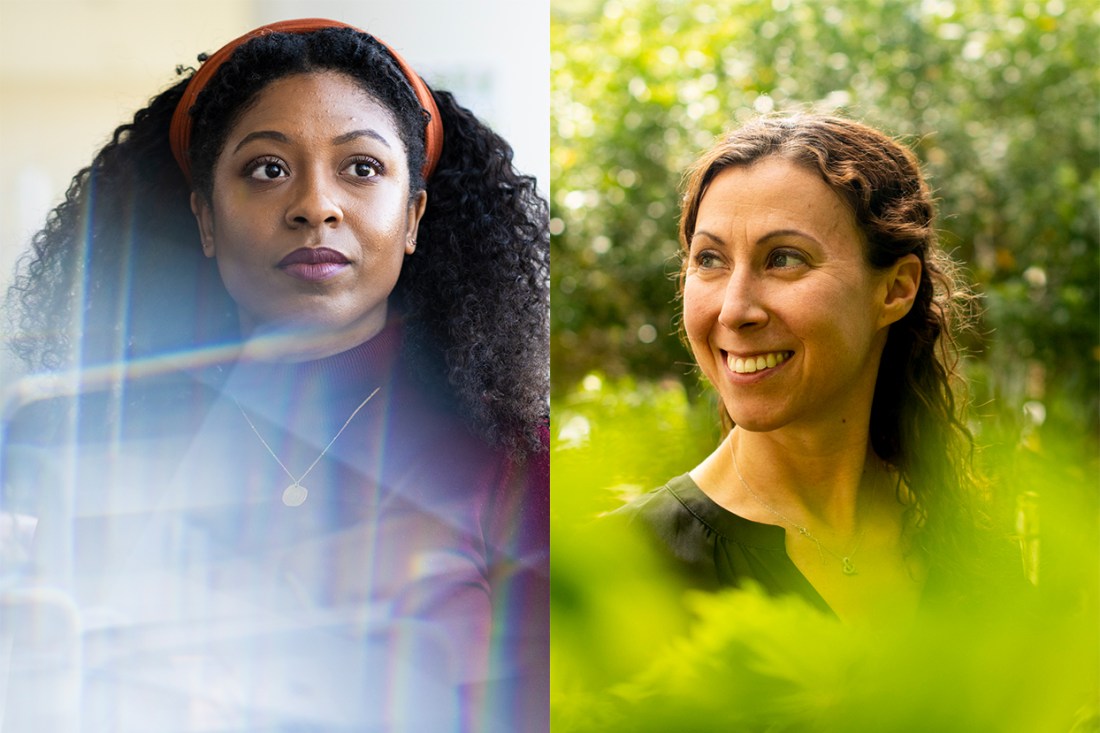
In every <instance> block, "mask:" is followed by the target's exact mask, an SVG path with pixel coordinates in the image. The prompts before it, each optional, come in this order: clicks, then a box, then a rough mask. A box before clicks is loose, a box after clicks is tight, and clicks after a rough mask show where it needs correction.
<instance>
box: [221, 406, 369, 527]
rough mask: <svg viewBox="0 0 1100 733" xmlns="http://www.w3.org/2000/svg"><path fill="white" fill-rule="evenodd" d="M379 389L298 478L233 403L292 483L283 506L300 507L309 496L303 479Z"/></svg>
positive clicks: (285, 495)
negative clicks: (303, 484)
mask: <svg viewBox="0 0 1100 733" xmlns="http://www.w3.org/2000/svg"><path fill="white" fill-rule="evenodd" d="M380 389H382V388H381V387H376V388H375V390H374V391H373V392H371V393H370V394H369V395H367V399H365V400H363V401H362V402H360V403H359V406H358V407H356V408H355V411H354V412H352V413H351V416H350V417H349V418H348V419H347V420H345V421H344V424H343V426H341V428H340V429H339V430H337V431H336V435H334V436H332V440H330V441H329V442H328V445H326V446H325V449H324V450H322V451H321V455H319V456H317V457H316V458H315V459H313V463H311V464H309V468H307V469H306V472H305V473H303V474H302V475H301V476H299V477H298V478H295V477H294V474H292V473H291V472H290V469H288V468H287V467H286V466H285V465H283V462H282V461H280V460H279V456H277V455H275V451H273V450H271V446H270V445H268V444H267V441H266V440H264V436H262V435H260V431H259V430H257V429H256V426H255V425H253V424H252V420H251V419H250V418H249V417H248V413H247V412H245V411H244V408H243V407H241V403H240V402H237V401H236V400H234V402H237V409H238V410H240V411H241V414H242V415H244V419H245V422H247V423H248V427H250V428H252V432H253V433H255V434H256V437H257V438H259V439H260V442H261V443H263V445H264V448H267V452H268V453H270V454H271V457H272V458H274V459H275V462H276V463H278V464H279V468H281V469H283V471H284V472H285V473H286V475H287V476H290V480H291V481H293V482H294V483H292V484H291V485H290V486H287V487H286V489H284V490H283V503H284V504H286V505H287V506H301V505H302V504H303V503H304V502H305V500H306V497H307V496H309V490H308V489H306V487H305V486H302V481H303V480H305V477H306V476H308V475H309V472H310V471H312V470H313V467H314V466H316V465H317V464H318V463H319V462H320V460H321V459H322V458H324V457H325V454H326V453H328V449H329V448H331V447H332V444H333V443H335V442H336V439H337V438H339V437H340V435H341V433H343V432H344V429H345V428H347V426H348V425H350V424H351V421H352V420H354V419H355V416H356V415H358V414H359V411H360V410H362V409H363V407H364V406H365V405H366V404H367V403H368V402H370V400H371V397H374V396H375V395H376V394H378V390H380Z"/></svg>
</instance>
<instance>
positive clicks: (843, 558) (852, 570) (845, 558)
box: [730, 440, 867, 575]
mask: <svg viewBox="0 0 1100 733" xmlns="http://www.w3.org/2000/svg"><path fill="white" fill-rule="evenodd" d="M730 455H731V456H733V470H734V471H736V472H737V478H739V479H740V480H741V485H742V486H744V487H745V490H746V491H748V492H749V493H750V494H751V495H752V498H754V499H756V501H758V502H759V503H760V504H761V506H763V507H764V508H765V509H767V510H768V511H769V512H771V513H772V514H774V515H775V516H777V517H778V518H779V519H781V520H783V522H784V523H785V524H789V525H790V526H792V527H794V528H795V529H797V530H798V533H799V534H800V535H802V536H803V537H805V538H806V539H808V540H810V541H811V542H813V543H814V544H815V545H817V551H818V553H820V554H821V557H822V558H824V557H825V554H824V553H826V552H827V553H829V554H830V555H832V556H833V557H835V558H836V559H837V560H840V569H841V570H843V571H844V574H845V575H856V574H857V573H856V566H855V565H853V564H852V558H853V557H855V555H856V553H857V552H859V546H860V545H861V544H863V536H864V535H865V534H867V525H866V523H864V525H863V528H862V529H861V530H860V531H859V537H857V538H856V542H855V544H854V545H853V546H852V550H851V552H848V553H846V554H844V555H841V554H839V553H836V552H833V551H832V550H831V549H829V548H828V547H826V546H825V544H824V543H823V542H822V541H821V540H819V539H818V538H817V537H814V536H813V534H812V533H811V532H810V530H809V529H807V528H806V527H804V526H802V525H801V524H798V523H797V522H795V521H793V520H792V519H790V518H789V517H787V516H786V515H785V514H783V512H781V511H779V510H778V509H776V508H775V507H774V506H772V505H771V504H769V503H768V502H767V501H765V500H764V497H762V496H760V494H758V493H756V492H755V491H753V490H752V487H751V486H749V484H748V482H747V481H745V477H744V476H742V475H741V466H739V465H738V464H737V452H736V451H735V450H734V449H733V441H732V440H731V441H730Z"/></svg>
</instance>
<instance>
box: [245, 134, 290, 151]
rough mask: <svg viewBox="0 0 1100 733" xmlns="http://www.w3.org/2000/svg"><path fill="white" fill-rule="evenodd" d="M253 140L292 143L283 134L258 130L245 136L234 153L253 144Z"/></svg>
mask: <svg viewBox="0 0 1100 733" xmlns="http://www.w3.org/2000/svg"><path fill="white" fill-rule="evenodd" d="M253 140H277V141H278V142H281V143H285V142H290V139H289V138H288V137H287V136H286V135H284V134H283V133H281V132H277V131H275V130H257V131H256V132H250V133H248V134H247V135H245V136H244V137H243V138H242V139H241V141H240V142H239V143H237V147H235V148H233V152H234V153H235V152H237V151H238V150H240V149H241V148H243V147H244V146H245V144H247V143H250V142H252V141H253Z"/></svg>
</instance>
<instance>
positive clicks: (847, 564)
mask: <svg viewBox="0 0 1100 733" xmlns="http://www.w3.org/2000/svg"><path fill="white" fill-rule="evenodd" d="M302 491H305V489H302ZM284 501H285V499H284ZM841 565H842V566H843V567H842V569H843V570H844V574H845V575H855V574H856V566H855V565H853V564H852V561H851V560H850V559H848V558H846V557H845V558H841Z"/></svg>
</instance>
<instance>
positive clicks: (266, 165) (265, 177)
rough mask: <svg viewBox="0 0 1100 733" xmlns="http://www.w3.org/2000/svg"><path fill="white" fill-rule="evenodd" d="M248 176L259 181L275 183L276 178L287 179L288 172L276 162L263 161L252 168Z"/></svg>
mask: <svg viewBox="0 0 1100 733" xmlns="http://www.w3.org/2000/svg"><path fill="white" fill-rule="evenodd" d="M248 175H249V178H254V179H256V180H258V181H273V180H275V179H276V178H285V177H286V176H287V175H288V172H287V169H286V166H284V165H283V164H282V163H280V162H278V161H276V160H261V161H258V162H257V163H256V164H255V165H254V166H253V167H252V170H251V171H250V172H249V174H248Z"/></svg>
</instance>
